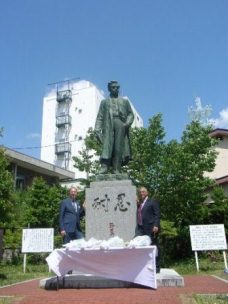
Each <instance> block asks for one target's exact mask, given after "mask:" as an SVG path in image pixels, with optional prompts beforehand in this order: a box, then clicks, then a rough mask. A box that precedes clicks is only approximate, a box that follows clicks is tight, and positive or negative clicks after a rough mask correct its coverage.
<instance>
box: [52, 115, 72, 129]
mask: <svg viewBox="0 0 228 304" xmlns="http://www.w3.org/2000/svg"><path fill="white" fill-rule="evenodd" d="M64 125H71V116H70V115H69V114H66V115H59V116H56V127H61V126H64Z"/></svg>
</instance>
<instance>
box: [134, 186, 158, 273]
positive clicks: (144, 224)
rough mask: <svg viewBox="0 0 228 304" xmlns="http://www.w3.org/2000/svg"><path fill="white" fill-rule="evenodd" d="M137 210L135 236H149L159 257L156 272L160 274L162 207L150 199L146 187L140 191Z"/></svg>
mask: <svg viewBox="0 0 228 304" xmlns="http://www.w3.org/2000/svg"><path fill="white" fill-rule="evenodd" d="M137 203H138V208H137V226H136V229H135V236H140V235H148V236H149V237H150V238H151V244H152V245H156V246H157V249H158V255H157V257H156V272H160V248H159V246H158V243H157V236H158V232H159V230H160V206H159V202H158V201H157V200H155V199H150V198H149V197H148V191H147V189H146V188H145V187H141V188H140V189H139V201H138V202H137Z"/></svg>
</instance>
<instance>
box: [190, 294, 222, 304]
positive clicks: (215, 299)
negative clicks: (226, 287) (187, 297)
mask: <svg viewBox="0 0 228 304" xmlns="http://www.w3.org/2000/svg"><path fill="white" fill-rule="evenodd" d="M193 299H194V301H195V303H196V304H227V303H228V294H225V295H224V294H220V295H194V296H193Z"/></svg>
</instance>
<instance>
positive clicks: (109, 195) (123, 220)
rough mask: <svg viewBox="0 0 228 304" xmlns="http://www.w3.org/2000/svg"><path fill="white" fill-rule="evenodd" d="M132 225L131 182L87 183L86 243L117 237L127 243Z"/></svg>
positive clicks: (132, 194)
mask: <svg viewBox="0 0 228 304" xmlns="http://www.w3.org/2000/svg"><path fill="white" fill-rule="evenodd" d="M135 226H136V187H135V186H133V185H132V182H131V180H113V181H96V182H91V184H90V188H87V189H86V240H88V239H90V238H91V237H94V238H96V239H99V240H107V239H109V238H110V237H114V236H118V237H120V238H122V239H123V240H124V241H130V240H131V239H132V238H133V237H134V234H135Z"/></svg>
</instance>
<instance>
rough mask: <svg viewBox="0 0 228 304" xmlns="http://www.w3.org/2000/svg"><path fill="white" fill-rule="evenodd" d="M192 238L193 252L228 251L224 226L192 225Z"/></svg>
mask: <svg viewBox="0 0 228 304" xmlns="http://www.w3.org/2000/svg"><path fill="white" fill-rule="evenodd" d="M190 236H191V245H192V250H193V251H201V250H226V249H227V244H226V236H225V229H224V225H223V224H218V225H190Z"/></svg>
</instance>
